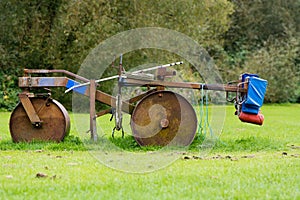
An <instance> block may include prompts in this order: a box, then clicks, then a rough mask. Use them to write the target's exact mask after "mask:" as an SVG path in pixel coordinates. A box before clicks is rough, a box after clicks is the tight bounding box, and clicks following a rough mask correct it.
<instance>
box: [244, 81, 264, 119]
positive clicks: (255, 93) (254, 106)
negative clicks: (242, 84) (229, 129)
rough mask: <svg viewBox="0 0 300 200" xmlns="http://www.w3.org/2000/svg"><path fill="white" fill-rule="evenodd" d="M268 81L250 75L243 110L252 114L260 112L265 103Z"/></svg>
mask: <svg viewBox="0 0 300 200" xmlns="http://www.w3.org/2000/svg"><path fill="white" fill-rule="evenodd" d="M267 85H268V81H266V80H264V79H260V78H258V77H255V76H252V77H249V83H248V92H247V97H246V100H245V102H244V103H243V105H242V111H243V112H245V113H250V114H258V112H259V109H260V107H261V106H262V105H263V102H264V98H265V93H266V90H267Z"/></svg>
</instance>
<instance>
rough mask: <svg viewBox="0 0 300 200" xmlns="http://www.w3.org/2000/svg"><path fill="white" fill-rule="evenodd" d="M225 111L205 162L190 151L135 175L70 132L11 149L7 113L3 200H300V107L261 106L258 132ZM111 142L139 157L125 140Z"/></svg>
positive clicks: (0, 161)
mask: <svg viewBox="0 0 300 200" xmlns="http://www.w3.org/2000/svg"><path fill="white" fill-rule="evenodd" d="M226 109H227V115H226V119H225V125H224V127H223V132H222V134H221V136H220V138H219V140H218V141H217V143H216V145H215V146H214V148H213V149H211V150H210V151H209V152H208V154H205V156H203V154H202V153H201V149H198V148H196V146H197V145H195V144H193V145H192V146H191V148H190V149H189V150H188V151H186V152H185V153H180V154H179V159H177V160H176V161H174V162H172V164H170V165H168V166H166V167H164V168H162V169H160V170H155V171H154V172H151V173H138V174H135V173H125V172H121V171H118V170H114V169H112V168H109V167H107V166H105V165H103V164H101V163H100V162H99V161H98V160H97V159H95V158H94V157H93V154H92V153H91V152H90V151H87V150H86V148H85V146H84V145H83V144H82V143H81V141H80V140H79V139H78V137H77V133H76V130H75V129H74V128H72V130H71V134H70V136H69V137H68V138H67V139H66V141H65V142H63V143H59V144H56V143H34V144H24V143H19V144H14V143H12V142H11V140H10V135H9V129H8V120H9V113H4V112H3V113H0V138H1V141H0V149H1V151H0V165H1V171H0V184H1V187H0V199H300V189H299V188H300V173H299V171H300V160H299V159H300V134H299V130H300V115H299V113H300V105H299V104H294V105H264V106H263V108H262V110H263V113H264V115H265V123H264V126H262V127H259V126H255V125H251V124H244V123H241V122H239V120H238V119H237V118H236V116H234V115H233V112H234V110H233V108H232V107H227V108H226ZM86 123H87V124H88V122H86ZM103 123H104V122H103ZM104 128H105V127H104ZM110 128H111V127H109V128H108V130H110ZM118 137H119V135H118ZM116 141H119V142H120V143H121V144H120V145H125V146H126V145H127V146H128V149H127V150H130V151H132V152H133V153H135V152H140V151H144V149H139V147H137V146H136V145H135V144H134V142H133V141H132V138H130V137H126V138H125V139H124V140H121V139H116ZM154 150H155V149H154ZM151 153H153V150H151V151H150V152H149V151H148V152H145V156H147V155H149V156H150V154H151ZM131 161H132V162H133V163H134V160H130V162H131Z"/></svg>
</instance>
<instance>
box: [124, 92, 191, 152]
mask: <svg viewBox="0 0 300 200" xmlns="http://www.w3.org/2000/svg"><path fill="white" fill-rule="evenodd" d="M130 125H131V129H132V133H133V136H134V138H135V140H136V141H137V143H138V144H140V145H141V146H166V145H170V146H188V145H189V144H190V143H191V142H192V141H193V139H194V137H195V133H196V129H197V117H196V113H195V111H194V109H193V107H192V106H191V104H190V103H189V102H188V101H187V100H186V99H185V98H184V97H182V96H181V95H179V94H176V93H174V92H171V91H165V90H161V91H156V92H153V93H151V94H149V95H147V96H146V97H144V98H143V99H142V100H141V101H140V102H139V103H138V104H137V106H136V108H135V109H134V111H133V113H132V116H131V122H130Z"/></svg>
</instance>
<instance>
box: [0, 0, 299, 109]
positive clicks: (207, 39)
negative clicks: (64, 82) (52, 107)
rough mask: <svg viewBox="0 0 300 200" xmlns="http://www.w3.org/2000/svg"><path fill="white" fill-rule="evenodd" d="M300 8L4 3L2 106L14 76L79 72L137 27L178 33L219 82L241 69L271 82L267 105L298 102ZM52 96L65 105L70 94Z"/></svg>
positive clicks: (11, 99) (173, 0)
mask: <svg viewBox="0 0 300 200" xmlns="http://www.w3.org/2000/svg"><path fill="white" fill-rule="evenodd" d="M299 9H300V2H299V0H297V1H295V0H273V1H268V0H254V1H246V0H231V1H229V0H214V1H210V0H202V1H195V0H164V1H161V0H152V1H150V0H146V1H137V0H123V1H120V0H111V1H106V0H97V1H96V0H87V1H80V0H75V1H67V0H52V1H48V0H24V1H17V0H2V1H0V12H1V13H0V19H1V20H0V25H1V30H0V52H1V60H0V79H1V85H0V89H1V93H0V106H1V108H4V109H12V107H13V105H14V104H15V103H16V101H17V97H16V94H17V93H18V92H19V90H18V87H17V77H18V76H20V75H22V70H23V69H24V68H46V69H66V70H69V71H72V72H75V73H76V72H77V70H78V69H79V67H80V64H81V63H82V62H83V60H84V59H85V57H86V56H87V55H88V53H89V52H90V51H91V50H92V49H93V48H94V47H95V46H96V45H97V44H99V43H100V42H102V41H104V40H105V39H107V38H109V37H111V36H113V35H115V34H117V33H119V32H122V31H126V30H130V29H134V28H139V27H163V28H168V29H172V30H177V31H179V32H182V33H184V34H186V35H188V36H190V37H191V38H193V39H194V40H195V41H197V42H198V43H199V44H201V45H202V46H203V47H204V48H206V49H207V50H208V51H209V53H210V54H211V55H212V56H213V57H214V59H215V62H216V64H217V65H218V67H219V69H220V71H221V72H222V75H223V79H224V80H231V79H236V78H237V77H238V74H239V73H241V72H243V71H244V70H247V71H249V72H258V73H260V74H261V75H262V77H263V78H266V79H270V81H269V82H270V84H269V89H268V94H267V98H266V99H267V101H269V102H285V101H295V99H296V98H297V97H298V96H300V94H297V93H296V92H295V91H299V85H300V83H299V82H300V81H299V71H300V69H299V68H300V67H299V62H300V61H299V57H300V56H299V41H300V40H299V37H300V36H299V30H300V27H299V26H300V15H298V14H297V13H298V11H299ZM170 57H172V56H171V55H169V54H167V53H166V54H164V53H161V52H159V51H151V50H142V51H139V52H133V53H131V54H128V55H127V58H126V59H127V60H126V62H127V63H131V64H132V65H135V64H137V65H138V64H142V63H143V62H144V61H145V60H147V59H153V61H155V59H156V60H157V62H168V61H166V60H167V59H168V58H170ZM262 68H263V69H265V71H264V70H262ZM268 70H272V73H273V74H274V76H273V77H269V76H268V75H269V72H267V71H268ZM191 73H192V72H191ZM280 74H286V75H287V77H286V78H283V76H281V75H280ZM276 77H278V78H276ZM279 78H281V79H279ZM287 81H288V82H287ZM282 85H288V86H289V87H288V88H287V89H286V91H285V93H286V94H285V95H284V96H285V98H282V97H280V95H279V94H280V93H281V92H280V89H279V88H280V87H279V86H282ZM109 87H110V86H107V89H106V90H109V89H111V88H109ZM297 88H298V89H297ZM55 98H58V99H59V100H60V101H63V102H64V104H65V105H67V107H70V105H71V104H70V102H71V100H70V96H68V95H61V94H59V95H56V96H55Z"/></svg>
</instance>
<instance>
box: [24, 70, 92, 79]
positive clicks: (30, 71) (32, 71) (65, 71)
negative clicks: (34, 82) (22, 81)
mask: <svg viewBox="0 0 300 200" xmlns="http://www.w3.org/2000/svg"><path fill="white" fill-rule="evenodd" d="M50 73H62V74H66V75H68V76H71V77H73V78H76V79H78V80H81V81H84V82H88V81H89V79H87V78H84V77H82V76H79V75H77V74H74V73H72V72H69V71H67V70H63V69H53V70H48V69H24V74H25V75H26V76H27V75H28V74H50Z"/></svg>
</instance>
